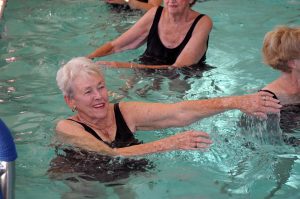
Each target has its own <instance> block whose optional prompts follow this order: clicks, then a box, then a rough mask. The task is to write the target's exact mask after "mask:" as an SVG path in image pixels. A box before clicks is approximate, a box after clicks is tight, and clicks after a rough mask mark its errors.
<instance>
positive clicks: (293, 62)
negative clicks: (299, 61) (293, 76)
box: [287, 59, 296, 69]
mask: <svg viewBox="0 0 300 199" xmlns="http://www.w3.org/2000/svg"><path fill="white" fill-rule="evenodd" d="M287 64H288V67H289V68H290V69H295V68H296V63H295V60H294V59H292V60H289V61H288V62H287Z"/></svg>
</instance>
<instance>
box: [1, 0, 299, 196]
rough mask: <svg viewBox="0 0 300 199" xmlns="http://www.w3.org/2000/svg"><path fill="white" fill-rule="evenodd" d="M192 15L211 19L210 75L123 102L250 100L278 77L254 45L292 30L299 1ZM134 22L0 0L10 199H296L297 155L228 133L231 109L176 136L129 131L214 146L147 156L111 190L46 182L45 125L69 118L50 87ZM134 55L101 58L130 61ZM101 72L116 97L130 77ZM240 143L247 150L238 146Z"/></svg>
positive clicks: (70, 2)
mask: <svg viewBox="0 0 300 199" xmlns="http://www.w3.org/2000/svg"><path fill="white" fill-rule="evenodd" d="M194 9H195V10H198V11H201V12H203V13H206V14H208V15H209V16H211V18H212V20H213V21H214V28H213V30H212V33H211V36H210V44H209V50H208V54H207V57H208V60H207V62H208V63H209V64H210V65H212V66H214V67H215V68H214V69H211V70H209V71H206V72H204V73H203V77H202V78H192V79H189V80H188V81H189V84H190V85H191V88H190V89H188V90H186V92H185V93H182V92H181V93H180V92H176V91H174V90H173V89H169V87H168V82H169V80H168V79H164V80H163V83H162V90H161V91H149V92H148V94H147V95H146V96H140V95H138V93H137V92H136V90H138V89H139V88H142V87H143V86H144V85H146V84H147V83H148V82H149V81H150V80H151V78H150V79H149V78H146V77H145V78H144V79H141V80H140V82H139V84H138V85H135V86H134V88H132V90H130V91H129V95H128V96H127V97H125V98H124V100H143V101H151V102H174V101H179V100H181V99H199V98H209V97H217V96H227V95H236V94H244V93H251V92H256V91H257V90H258V89H259V88H261V87H262V86H263V85H265V84H267V83H268V82H270V81H272V80H273V79H275V78H276V77H277V76H278V75H279V74H278V72H276V71H274V70H271V69H270V68H269V67H267V66H265V65H263V64H262V61H261V55H260V48H261V43H262V39H263V36H264V34H265V32H266V31H269V30H271V29H272V28H273V27H274V26H275V25H278V24H290V25H296V24H297V25H299V24H300V14H299V13H300V12H299V11H300V1H299V0H260V1H258V0H249V1H246V0H227V1H222V0H215V1H213V0H212V1H206V2H202V3H197V4H196V5H195V6H194ZM140 16H141V12H130V13H128V12H121V13H118V12H116V11H113V10H111V9H110V8H109V7H108V6H107V5H105V3H104V2H103V1H95V0H85V1H80V0H63V1H61V0H60V1H59V0H53V1H50V0H28V1H21V0H10V1H9V2H8V5H7V8H6V10H5V14H4V17H3V19H2V21H1V22H0V28H1V31H0V32H1V38H0V116H1V118H2V119H3V120H4V121H5V122H6V123H7V125H8V126H9V127H10V128H11V130H12V132H13V135H14V137H15V141H16V144H17V150H18V154H19V158H18V160H17V164H16V167H17V182H16V198H44V199H46V198H49V199H50V198H51V199H55V198H84V196H86V197H87V196H89V197H90V198H137V199H138V198H143V199H147V198H149V199H150V198H151V199H152V198H172V199H183V198H189V199H193V198H205V199H206V198H209V199H211V198H213V199H215V198H217V199H218V198H251V199H252V198H253V199H256V198H300V195H299V189H300V183H299V182H300V161H299V148H293V147H289V146H281V145H270V144H268V143H264V142H262V141H261V140H259V139H251V138H248V137H245V136H244V135H243V134H242V133H240V131H241V130H240V128H239V127H238V125H237V122H238V121H239V118H240V115H241V113H240V112H238V111H230V112H226V113H223V114H219V115H217V116H214V117H211V118H207V119H203V120H201V121H199V122H197V123H195V124H193V125H191V126H189V127H185V128H182V129H179V128H178V129H167V130H163V131H155V132H152V133H149V132H140V133H138V134H137V137H138V138H140V139H142V140H144V141H145V142H147V141H151V140H157V139H159V138H162V137H165V136H167V135H172V134H174V133H176V132H179V131H183V130H187V129H191V128H195V129H198V130H203V131H206V132H208V133H210V134H211V136H212V138H213V140H214V145H213V146H212V147H211V149H210V150H209V151H206V152H181V151H177V152H170V153H163V154H156V155H150V156H148V158H149V159H150V160H152V161H153V162H155V164H156V168H155V169H154V170H152V171H150V172H146V173H143V174H138V175H133V176H130V178H128V179H126V180H124V181H122V182H121V183H119V184H117V185H115V186H108V185H107V184H101V183H95V182H86V183H78V184H75V185H74V186H75V187H73V188H74V190H72V189H71V188H70V187H72V185H67V184H65V183H63V182H60V181H54V180H50V179H49V178H48V176H47V175H46V171H47V169H48V167H49V162H50V160H51V159H52V158H53V157H54V151H53V149H52V148H51V147H50V146H49V145H50V143H51V140H52V137H53V135H54V130H53V129H54V126H55V123H56V121H57V120H59V119H61V118H65V117H67V116H68V115H70V114H71V112H70V110H69V109H68V108H67V106H66V105H65V103H64V101H63V97H62V95H61V93H60V92H59V90H58V88H57V86H56V82H55V76H56V71H57V69H58V68H59V66H60V65H61V64H62V63H63V62H66V61H67V60H69V59H70V58H72V57H74V56H81V55H86V54H88V53H89V52H90V51H92V50H93V49H94V48H96V47H97V46H98V45H99V44H101V43H104V42H105V41H108V40H110V39H113V38H115V37H116V36H117V35H119V34H120V33H122V32H124V31H125V30H126V29H127V28H128V27H130V26H131V25H132V24H133V23H134V22H135V21H136V20H137V19H138V18H139V17H140ZM143 51H144V47H142V48H140V49H138V50H135V51H130V52H126V53H122V54H119V55H113V56H108V57H105V58H103V60H124V61H125V60H133V59H135V58H137V57H138V55H140V54H141V53H142V52H143ZM105 74H106V80H107V84H108V87H109V89H110V90H111V91H113V92H115V93H116V95H118V94H120V90H119V88H120V87H121V86H122V85H123V84H124V83H125V81H126V80H127V79H128V78H130V77H131V76H132V71H130V70H117V69H107V70H105ZM111 99H112V100H115V101H116V100H117V99H116V98H115V97H114V96H112V97H111ZM245 139H251V141H252V142H253V143H255V144H256V149H255V150H251V149H249V148H246V147H244V146H243V143H244V142H245ZM75 190H77V191H75Z"/></svg>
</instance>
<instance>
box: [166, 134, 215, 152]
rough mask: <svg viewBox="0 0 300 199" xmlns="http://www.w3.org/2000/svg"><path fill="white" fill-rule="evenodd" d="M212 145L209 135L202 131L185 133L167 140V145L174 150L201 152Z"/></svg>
mask: <svg viewBox="0 0 300 199" xmlns="http://www.w3.org/2000/svg"><path fill="white" fill-rule="evenodd" d="M211 143H212V141H211V139H210V137H209V135H208V134H207V133H205V132H201V131H185V132H182V133H178V134H176V135H173V136H170V137H168V138H166V139H165V144H166V145H169V146H170V149H173V150H177V149H183V150H199V149H204V148H208V147H209V146H210V144H211Z"/></svg>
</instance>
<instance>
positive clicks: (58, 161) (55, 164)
mask: <svg viewBox="0 0 300 199" xmlns="http://www.w3.org/2000/svg"><path fill="white" fill-rule="evenodd" d="M114 111H115V118H116V123H117V132H116V137H115V140H114V141H113V142H112V143H107V142H104V141H103V140H102V139H101V138H100V137H99V135H98V134H97V133H96V132H95V131H94V130H93V129H92V128H90V127H89V126H87V125H86V124H84V123H81V122H77V121H75V120H72V119H69V120H72V121H74V122H77V123H79V124H81V125H82V126H83V128H84V129H85V130H86V131H87V132H88V133H90V134H91V135H93V136H94V137H95V138H97V139H98V140H99V141H101V142H104V143H105V144H107V145H108V146H110V147H112V148H115V147H118V148H121V147H126V146H132V145H136V144H141V143H142V142H139V141H138V140H137V139H135V138H134V136H133V134H132V132H131V131H130V129H129V128H128V126H127V124H126V122H125V120H124V118H123V116H122V113H121V111H120V109H119V104H115V105H114ZM56 154H57V157H55V158H54V159H52V161H51V162H50V168H49V169H48V174H49V175H50V176H51V178H53V179H57V180H68V181H73V182H78V181H80V179H85V180H88V181H95V180H96V181H100V182H114V181H116V180H120V179H124V178H128V177H129V176H130V174H131V173H137V172H146V171H148V170H149V169H152V168H154V164H153V163H152V162H151V161H149V160H147V159H145V158H142V159H140V158H139V159H132V158H124V157H112V156H108V155H103V154H99V153H96V152H91V151H86V150H82V149H76V148H73V147H72V148H70V147H67V148H65V147H64V148H59V147H56ZM70 174H71V175H70ZM70 176H71V177H70Z"/></svg>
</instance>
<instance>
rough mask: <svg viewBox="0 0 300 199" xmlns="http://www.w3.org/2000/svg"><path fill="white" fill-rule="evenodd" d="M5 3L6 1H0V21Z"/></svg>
mask: <svg viewBox="0 0 300 199" xmlns="http://www.w3.org/2000/svg"><path fill="white" fill-rule="evenodd" d="M6 3H7V0H0V19H1V18H2V15H3V12H4V8H5V6H6Z"/></svg>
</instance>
